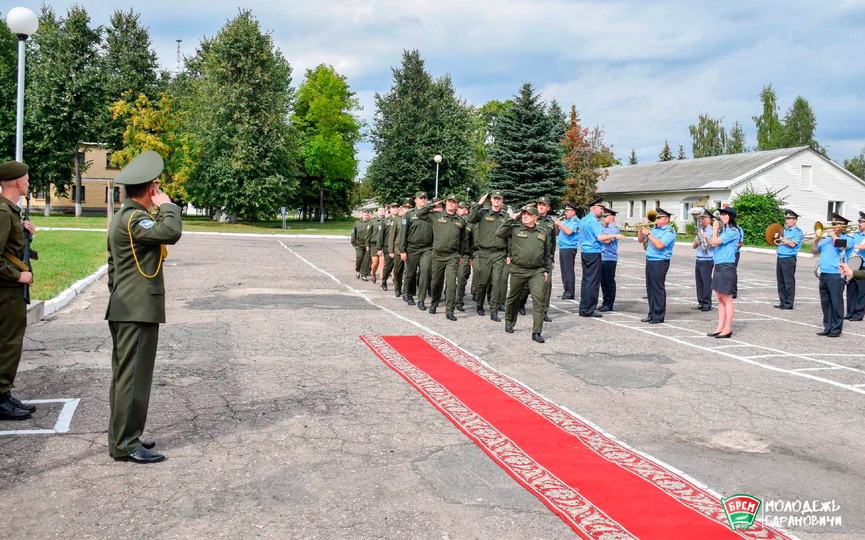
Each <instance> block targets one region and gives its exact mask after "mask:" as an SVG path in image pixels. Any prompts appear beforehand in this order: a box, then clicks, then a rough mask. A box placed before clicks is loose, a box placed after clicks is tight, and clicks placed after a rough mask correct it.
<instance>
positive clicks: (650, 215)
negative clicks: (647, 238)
mask: <svg viewBox="0 0 865 540" xmlns="http://www.w3.org/2000/svg"><path fill="white" fill-rule="evenodd" d="M657 219H658V212H657V211H655V210H649V211H648V212H646V221H640V222H639V223H637V224H636V225H635V226H634V228H635V229H636V230H637V234H639V233H640V229H642V228H644V227H646V226H648V225H654V224H655V221H657ZM648 247H649V244H648V243H647V242H643V251H645V250H646V249H648Z"/></svg>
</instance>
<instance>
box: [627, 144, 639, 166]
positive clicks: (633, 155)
mask: <svg viewBox="0 0 865 540" xmlns="http://www.w3.org/2000/svg"><path fill="white" fill-rule="evenodd" d="M639 162H640V161H639V160H638V159H637V152H636V151H634V149H633V148H631V155H630V156H628V165H636V164H637V163H639Z"/></svg>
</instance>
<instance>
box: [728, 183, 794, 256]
mask: <svg viewBox="0 0 865 540" xmlns="http://www.w3.org/2000/svg"><path fill="white" fill-rule="evenodd" d="M780 192H781V190H778V191H771V190H766V193H757V192H756V191H754V189H753V188H752V187H750V186H749V187H748V188H747V189H746V190H745V191H743V192H742V193H740V194H738V195H737V196H736V198H735V199H733V208H735V209H736V214H737V217H736V221H737V222H738V223H739V226H740V227H742V229H744V230H745V243H746V244H761V243H763V238H764V236H765V234H766V228H767V227H768V226H769V225H771V224H773V223H781V224H783V223H784V210H783V206H784V205H785V202H784V201H785V199H784V198H782V197H779V196H778V194H779V193H780Z"/></svg>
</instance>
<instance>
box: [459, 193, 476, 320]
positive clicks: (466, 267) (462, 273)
mask: <svg viewBox="0 0 865 540" xmlns="http://www.w3.org/2000/svg"><path fill="white" fill-rule="evenodd" d="M457 214H458V215H459V216H460V217H461V218H463V219H466V216H468V215H469V205H468V204H466V203H464V202H461V203H460V204H459V208H457ZM474 229H475V226H474V225H472V224H471V223H468V222H466V249H467V251H468V254H467V255H466V256H464V257H463V258H462V260H461V262H460V268H459V271H458V273H457V311H465V310H466V308H465V306H464V300H465V297H466V284H467V283H468V281H469V277H470V276H471V272H472V259H473V258H474V250H475V244H474Z"/></svg>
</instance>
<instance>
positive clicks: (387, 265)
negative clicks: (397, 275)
mask: <svg viewBox="0 0 865 540" xmlns="http://www.w3.org/2000/svg"><path fill="white" fill-rule="evenodd" d="M388 211H389V212H390V215H388V216H387V217H386V218H384V219H383V220H382V222H381V224H382V228H381V233H380V235H379V239H378V245H379V248H378V249H379V251H378V254H379V256H380V257H381V258H382V259H384V269H383V270H382V272H381V290H383V291H386V290H387V279H388V278H389V277H390V274H391V272H393V263H394V256H393V252H392V251H391V250H390V243H389V239H390V232H391V230H392V229H393V228H394V223H395V222H396V220H397V218H398V216H399V204H397V203H395V202H392V203H390V204H389V205H388Z"/></svg>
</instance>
